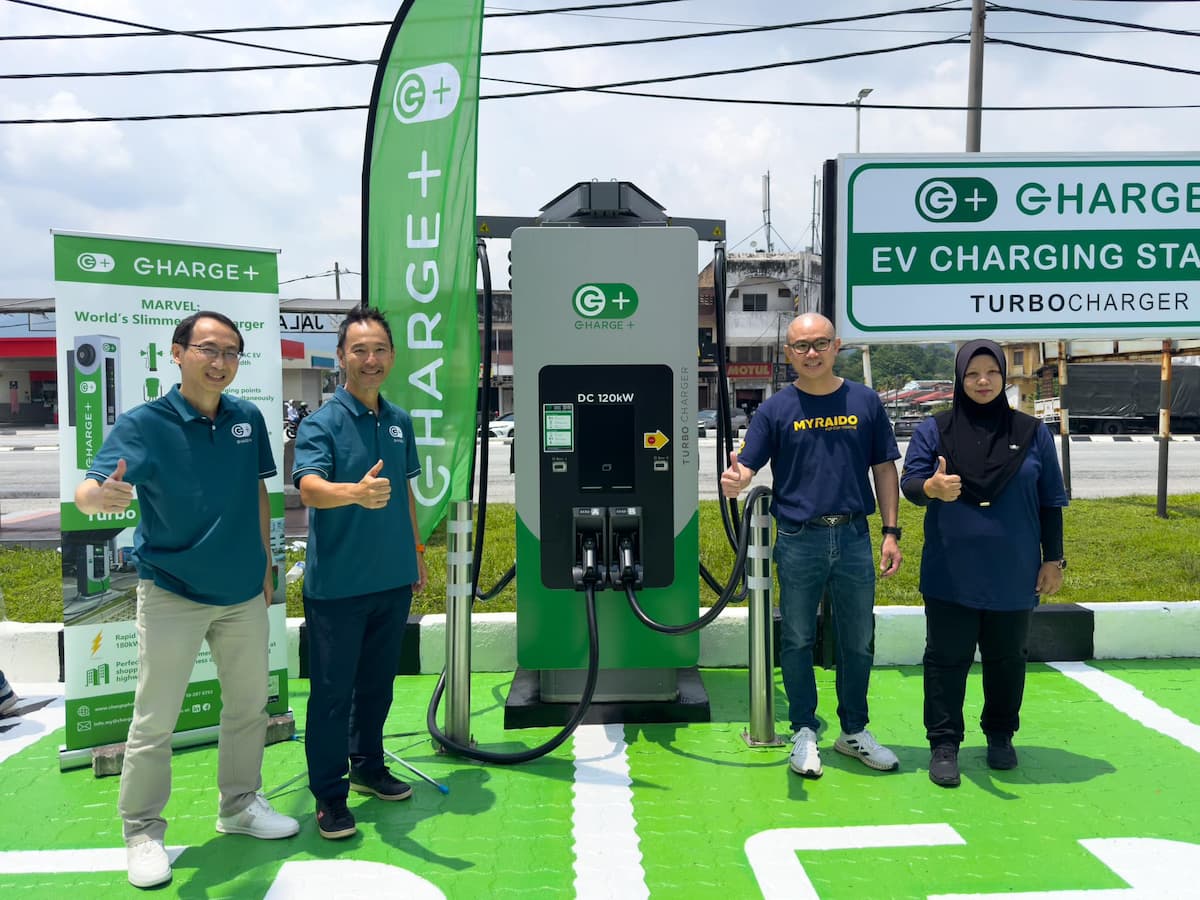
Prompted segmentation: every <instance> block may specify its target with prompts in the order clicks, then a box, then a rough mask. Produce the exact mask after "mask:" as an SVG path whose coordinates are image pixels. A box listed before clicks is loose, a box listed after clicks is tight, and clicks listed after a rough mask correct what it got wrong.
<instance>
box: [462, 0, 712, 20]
mask: <svg viewBox="0 0 1200 900" xmlns="http://www.w3.org/2000/svg"><path fill="white" fill-rule="evenodd" d="M687 2H690V0H630V2H627V3H589V4H587V5H586V6H556V7H553V8H547V9H516V10H511V11H509V12H491V13H490V12H485V13H484V14H483V16H484V18H485V19H507V18H511V17H514V16H544V15H548V14H550V13H574V12H589V11H591V10H596V9H621V8H622V7H630V6H662V5H663V4H666V3H687Z"/></svg>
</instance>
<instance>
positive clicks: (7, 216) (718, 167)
mask: <svg viewBox="0 0 1200 900" xmlns="http://www.w3.org/2000/svg"><path fill="white" fill-rule="evenodd" d="M422 2H425V0H422ZM582 3H583V0H502V5H501V4H492V3H491V2H489V3H488V4H487V5H486V6H485V11H486V12H489V13H500V12H505V11H513V10H520V9H546V8H552V7H563V6H576V5H582ZM47 5H53V6H54V7H56V8H57V9H59V10H72V11H76V12H86V13H89V14H94V15H100V16H107V17H111V18H116V19H123V20H126V21H129V22H136V23H139V24H142V25H148V26H154V27H158V28H166V29H172V30H177V31H189V30H196V29H208V28H236V27H250V26H262V25H284V24H286V25H301V24H305V25H311V24H318V23H334V22H336V23H356V22H374V21H384V20H387V21H390V20H391V19H392V18H393V17H394V15H395V14H396V12H397V10H398V8H399V4H398V2H396V0H392V2H384V0H341V2H339V3H337V4H330V3H322V2H316V0H254V2H250V3H247V2H245V0H236V2H235V0H206V2H205V3H185V2H180V0H166V2H164V0H57V2H55V0H50V2H49V3H48V4H47ZM916 5H917V4H915V3H912V4H910V3H905V2H894V0H841V2H839V3H837V4H827V3H814V2H784V0H740V2H737V3H730V2H728V0H681V2H672V3H660V4H656V5H643V6H634V7H630V6H622V7H614V8H613V9H610V10H594V11H590V12H577V13H571V14H567V13H555V14H547V15H539V16H527V17H509V18H499V17H491V18H488V19H486V20H485V23H484V30H483V50H484V52H485V56H484V58H483V62H482V75H483V78H484V80H483V82H482V87H481V93H482V94H483V95H484V96H485V97H486V95H488V94H489V93H491V94H495V93H501V92H506V91H511V90H513V89H514V88H513V86H511V85H507V84H504V83H502V82H497V81H490V80H488V79H494V78H506V79H518V80H523V81H532V82H548V83H553V84H561V85H586V84H596V83H603V82H610V81H621V80H626V79H633V78H653V77H658V76H663V75H678V74H693V73H700V72H705V71H709V70H712V69H721V68H734V67H740V66H753V65H761V64H766V63H777V62H783V61H789V60H803V59H809V58H812V57H822V56H830V55H836V54H846V53H849V54H855V53H863V52H865V51H873V50H878V49H882V48H890V47H897V46H901V45H907V44H913V43H924V42H931V41H946V40H949V39H951V38H956V37H965V36H966V35H967V34H968V33H969V29H970V2H969V0H952V2H949V3H941V4H934V5H936V6H942V7H947V8H948V11H940V12H925V13H921V14H906V15H894V16H888V17H883V18H874V19H864V20H862V21H857V22H849V23H840V24H829V25H824V26H810V27H803V28H791V29H784V30H775V31H769V32H764V33H759V34H749V35H727V36H720V37H708V38H703V39H695V40H686V41H675V42H670V43H656V44H644V45H640V46H639V45H635V46H628V47H615V48H612V47H610V48H598V49H589V50H574V51H568V52H553V53H551V52H538V53H527V54H520V55H510V56H491V57H489V56H487V55H486V54H487V52H488V51H497V50H505V49H518V48H519V49H537V48H546V47H553V46H561V45H565V44H575V43H582V42H594V41H606V40H619V39H629V38H647V37H654V36H661V35H672V34H687V33H693V32H702V31H714V30H728V29H738V28H745V27H750V26H759V25H769V24H782V23H787V22H798V21H803V20H808V19H813V18H816V17H818V16H821V17H826V18H828V17H831V16H835V15H836V16H857V15H862V16H866V15H870V14H874V13H881V12H889V11H897V10H905V9H910V8H913V7H915V6H916ZM1018 5H1020V6H1022V7H1024V8H1027V9H1028V8H1032V9H1037V10H1041V11H1050V12H1057V13H1067V14H1070V15H1074V16H1080V17H1091V18H1097V19H1108V20H1113V21H1116V22H1119V23H1135V24H1140V25H1150V26H1155V27H1160V28H1175V29H1185V30H1190V31H1193V32H1195V33H1196V36H1191V35H1170V34H1162V33H1152V32H1144V31H1138V30H1134V29H1131V28H1129V27H1127V26H1122V25H1100V24H1089V23H1081V22H1070V21H1063V20H1059V19H1053V18H1046V17H1041V16H1034V15H1029V14H1027V13H1021V12H1014V11H1006V10H1000V9H994V10H992V11H991V12H989V13H988V16H987V24H986V28H987V33H988V36H989V37H991V38H999V39H1002V40H1009V41H1020V42H1025V43H1029V44H1036V45H1041V46H1044V47H1051V48H1054V49H1057V50H1069V51H1073V52H1083V53H1089V54H1094V55H1099V56H1106V57H1115V58H1121V59H1127V60H1135V61H1142V62H1149V63H1152V64H1154V65H1157V66H1174V67H1177V68H1182V69H1186V70H1190V71H1191V72H1192V73H1193V74H1188V73H1180V72H1169V71H1159V70H1154V69H1150V68H1144V67H1134V66H1128V65H1120V64H1117V63H1114V62H1101V61H1095V60H1091V59H1086V58H1082V57H1078V56H1070V55H1062V54H1052V53H1045V52H1040V51H1036V50H1030V49H1024V48H1018V47H1012V46H1005V45H999V44H989V45H987V46H986V48H985V52H984V63H983V103H984V112H983V114H982V139H981V149H982V150H984V151H985V152H1036V153H1051V152H1064V151H1071V152H1085V153H1101V152H1111V151H1133V152H1160V151H1195V150H1196V148H1197V147H1200V114H1198V112H1200V111H1198V110H1197V109H1164V110H1105V111H1054V112H1046V111H1041V110H1039V111H1020V112H1018V111H999V110H994V109H988V107H989V106H993V107H994V106H1032V107H1042V106H1045V105H1048V104H1055V105H1069V106H1072V105H1088V104H1093V105H1095V104H1110V105H1111V104H1162V105H1166V104H1188V103H1192V102H1196V100H1197V97H1200V90H1198V88H1200V82H1198V80H1197V74H1194V73H1195V71H1196V70H1197V69H1200V65H1197V64H1196V62H1195V60H1196V59H1198V58H1200V54H1198V53H1197V52H1196V51H1197V49H1200V3H1197V2H1100V0H1058V2H1054V0H1050V2H1034V0H1029V2H1024V3H1018ZM831 10H832V12H831ZM136 30H138V29H134V28H130V27H128V26H124V25H114V24H112V23H106V22H100V21H94V20H88V19H85V18H80V17H77V16H73V15H68V14H65V13H64V12H60V11H53V10H51V9H46V8H44V7H33V6H28V5H24V4H20V3H16V2H13V0H0V36H15V35H65V34H78V33H89V32H91V33H95V32H106V33H111V32H115V31H136ZM386 34H387V27H386V26H385V25H378V26H363V27H347V28H337V29H322V30H309V31H281V32H265V33H263V32H260V33H249V34H237V35H229V37H232V38H234V39H238V40H246V41H253V42H257V43H262V44H269V45H271V46H272V47H280V48H288V49H293V50H305V51H309V52H314V53H323V54H328V55H333V56H342V57H348V58H351V59H355V60H371V59H375V58H377V57H378V56H379V53H380V51H381V48H382V44H383V41H384V38H385V37H386ZM302 59H303V57H298V56H295V55H291V54H287V53H280V52H275V51H268V50H259V49H251V48H246V47H236V46H230V45H227V44H220V43H216V42H212V41H205V40H199V39H196V38H193V37H183V36H148V37H128V38H104V39H87V40H80V39H70V40H68V39H61V38H60V39H54V40H36V41H32V40H3V41H0V75H12V74H27V73H66V72H101V71H112V70H129V69H151V68H189V67H191V68H199V67H219V66H231V65H265V64H272V63H279V62H288V61H294V60H302ZM968 60H969V48H968V46H967V44H966V43H965V42H964V43H961V44H940V45H937V46H930V47H923V48H918V49H909V50H903V51H897V52H892V53H883V54H874V55H869V56H858V57H854V58H849V59H845V60H839V61H831V62H822V63H816V64H809V65H791V66H781V67H775V68H770V69H766V70H764V71H758V72H751V73H746V74H739V75H728V76H720V77H708V78H703V79H691V80H685V81H678V82H670V83H667V84H661V85H650V86H647V87H644V88H634V90H645V91H652V92H659V93H669V94H687V95H691V96H702V97H717V98H724V99H743V100H744V99H774V100H788V101H810V102H818V103H829V104H834V105H833V106H831V107H826V108H820V107H816V108H812V107H802V106H768V105H750V104H745V103H709V102H694V101H686V100H675V99H649V98H635V97H618V96H612V95H602V94H597V93H571V94H556V95H549V96H541V97H530V98H514V99H494V100H486V99H485V100H483V101H482V102H481V104H480V115H479V164H478V188H477V191H478V196H477V207H476V211H477V213H479V214H486V215H505V216H534V215H536V214H537V211H538V209H539V208H540V207H541V206H543V205H544V204H545V203H546V202H547V201H549V200H550V199H552V198H553V197H555V196H556V195H558V194H559V193H561V192H562V191H564V190H566V189H567V188H569V187H570V186H572V185H573V184H575V183H576V182H579V181H588V180H592V179H598V180H610V179H618V180H622V181H631V182H633V183H634V184H636V185H638V186H639V187H640V188H641V189H642V190H643V191H644V192H646V193H647V194H649V195H650V196H651V197H653V198H654V199H655V200H657V201H658V202H659V203H660V204H662V205H663V206H664V207H666V210H667V213H668V214H670V215H674V216H680V217H694V218H710V219H713V218H715V219H725V220H726V221H727V223H728V248H729V250H730V252H752V251H753V250H757V249H766V248H767V245H768V241H767V237H768V233H769V235H770V239H771V244H772V246H773V248H774V249H775V250H787V249H804V248H807V247H808V246H809V245H810V244H812V242H813V231H812V221H813V194H814V179H815V178H817V177H819V175H820V172H821V166H822V164H823V162H824V161H825V160H826V159H830V158H833V157H836V156H837V155H838V154H841V153H850V152H853V151H854V149H855V146H854V145H855V124H856V110H855V107H854V106H853V105H851V101H853V100H854V99H855V98H856V97H857V95H858V93H859V91H860V89H863V88H871V89H872V91H871V94H870V95H869V96H868V97H867V98H866V99H865V100H864V101H863V103H862V107H861V110H860V111H859V113H860V115H861V119H860V120H859V123H860V125H861V136H860V142H861V143H860V149H861V151H862V152H864V153H888V154H892V153H897V154H903V153H930V152H934V153H943V152H962V151H963V150H964V149H965V146H966V113H965V112H964V111H963V110H962V109H952V110H937V109H889V108H886V107H887V106H888V105H898V106H915V107H946V106H949V107H962V106H963V105H965V103H966V98H967V81H968ZM373 76H374V68H373V67H372V66H370V65H362V66H353V67H342V68H310V69H291V70H287V69H279V70H267V71H258V72H247V73H222V74H188V75H149V76H142V77H122V78H113V77H109V78H65V77H57V78H39V79H6V80H3V83H2V85H0V120H4V121H8V120H13V119H48V118H64V117H76V116H126V115H143V114H161V113H186V112H212V111H232V110H262V109H286V108H293V107H309V106H359V105H365V104H367V103H368V101H369V99H370V91H371V85H372V80H373ZM365 127H366V112H365V111H363V110H346V111H336V112H324V113H310V114H303V115H286V116H260V117H242V118H228V119H202V120H183V121H171V120H167V121H155V122H120V123H103V124H38V125H17V124H0V246H3V248H4V251H3V254H2V255H0V299H3V298H16V297H49V296H53V293H54V288H53V277H52V266H51V239H50V229H52V228H53V229H62V230H69V231H85V232H98V233H105V234H114V235H131V236H145V237H157V238H162V239H166V240H177V241H198V242H209V243H220V244H235V245H245V246H253V247H269V248H278V249H279V250H281V251H282V253H281V256H280V281H281V287H280V295H281V297H285V298H286V297H316V298H328V297H333V296H334V291H335V284H334V279H333V277H332V275H331V272H332V270H333V267H334V264H335V263H337V264H338V265H339V266H340V267H341V268H344V269H349V270H350V273H351V274H346V275H343V276H342V277H341V293H342V296H343V297H354V298H358V297H360V296H361V286H360V283H359V279H358V278H357V276H356V275H355V274H353V273H357V272H358V271H359V269H360V263H359V260H360V254H361V244H360V227H359V226H360V221H361V214H360V209H361V205H360V192H361V173H362V150H363V142H364V136H365ZM768 172H769V173H770V202H771V212H770V215H771V224H772V228H771V229H770V231H769V232H768V230H767V229H766V227H765V225H764V213H763V178H764V176H765V175H766V174H767V173H768ZM492 244H493V245H494V246H493V249H492V250H491V254H492V260H493V262H492V270H493V272H494V273H495V272H501V273H503V272H504V270H505V266H503V265H501V264H500V263H499V260H500V259H503V254H504V253H505V252H506V250H507V246H506V243H505V242H502V241H494V242H492ZM704 253H706V254H711V250H710V249H708V248H707V245H706V249H705V250H704ZM700 264H702V263H701V262H700V261H698V268H699V265H700ZM499 280H500V281H501V283H500V284H499V285H498V286H499V287H504V286H505V285H504V283H503V280H504V279H503V277H501V278H500V279H499Z"/></svg>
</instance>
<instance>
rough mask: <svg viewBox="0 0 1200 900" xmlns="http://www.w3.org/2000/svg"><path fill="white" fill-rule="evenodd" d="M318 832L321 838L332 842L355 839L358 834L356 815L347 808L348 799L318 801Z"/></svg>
mask: <svg viewBox="0 0 1200 900" xmlns="http://www.w3.org/2000/svg"><path fill="white" fill-rule="evenodd" d="M317 831H319V832H320V833H321V837H323V838H328V839H329V840H331V841H336V840H340V839H341V838H348V837H353V836H354V835H355V834H356V833H357V832H358V826H356V825H355V824H354V815H353V813H351V812H350V810H349V809H347V808H346V799H345V798H344V797H338V798H337V799H336V800H329V801H324V800H318V801H317Z"/></svg>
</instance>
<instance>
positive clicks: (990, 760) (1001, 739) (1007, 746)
mask: <svg viewBox="0 0 1200 900" xmlns="http://www.w3.org/2000/svg"><path fill="white" fill-rule="evenodd" d="M987 742H988V748H987V764H988V768H989V769H1015V768H1016V767H1017V751H1016V750H1014V749H1013V745H1012V735H1009V734H989V735H988V736H987Z"/></svg>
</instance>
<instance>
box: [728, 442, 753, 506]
mask: <svg viewBox="0 0 1200 900" xmlns="http://www.w3.org/2000/svg"><path fill="white" fill-rule="evenodd" d="M753 477H754V470H753V469H750V468H748V467H746V466H743V465H742V464H741V463H740V462H738V455H737V451H736V450H730V451H729V468H728V469H726V470H725V471H724V472H722V473H721V493H722V495H724V496H726V497H736V496H737V495H738V494H740V493H741V492H742V491H743V490H745V488H746V485H748V484H749V483H750V479H752V478H753Z"/></svg>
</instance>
